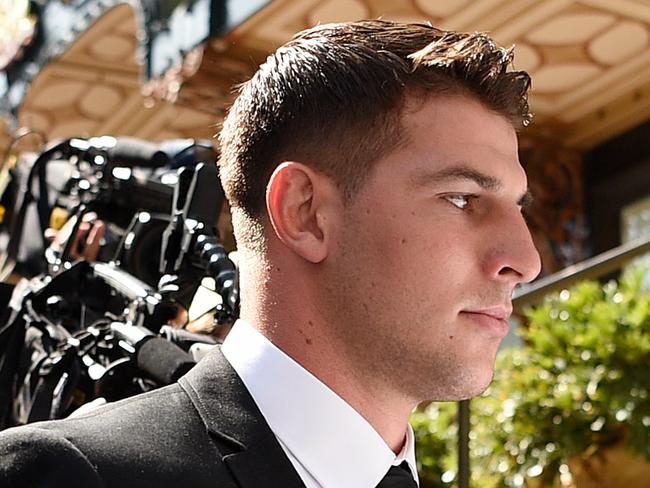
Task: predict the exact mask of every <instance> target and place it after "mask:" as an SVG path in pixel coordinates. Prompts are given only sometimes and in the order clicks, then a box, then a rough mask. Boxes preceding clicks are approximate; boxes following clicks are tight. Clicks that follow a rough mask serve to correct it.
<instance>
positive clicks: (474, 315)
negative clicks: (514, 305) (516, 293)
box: [460, 306, 512, 337]
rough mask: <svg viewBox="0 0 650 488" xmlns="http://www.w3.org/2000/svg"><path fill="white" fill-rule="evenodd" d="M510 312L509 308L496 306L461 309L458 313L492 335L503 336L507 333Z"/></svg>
mask: <svg viewBox="0 0 650 488" xmlns="http://www.w3.org/2000/svg"><path fill="white" fill-rule="evenodd" d="M511 313H512V309H511V308H509V307H501V306H498V307H488V308H480V309H475V310H473V309H471V310H462V311H461V312H460V315H461V316H463V317H465V318H467V319H469V320H471V321H472V322H473V323H475V324H476V325H478V326H479V327H481V328H482V329H485V330H487V331H488V332H490V333H492V334H494V335H497V336H500V337H505V336H506V334H508V317H510V314H511Z"/></svg>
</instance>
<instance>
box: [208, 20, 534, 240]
mask: <svg viewBox="0 0 650 488" xmlns="http://www.w3.org/2000/svg"><path fill="white" fill-rule="evenodd" d="M512 58H513V53H512V48H510V49H504V48H501V47H499V46H497V45H496V44H495V43H494V42H493V41H492V40H491V39H490V38H489V37H487V36H486V35H485V34H481V33H474V34H467V33H460V32H452V31H443V30H440V29H436V28H434V27H432V26H430V25H425V24H401V23H395V22H389V21H383V20H367V21H359V22H351V23H341V24H326V25H320V26H317V27H314V28H312V29H308V30H306V31H303V32H301V33H299V34H297V35H296V36H295V37H294V38H293V39H292V40H291V41H289V42H288V43H287V44H285V45H284V46H282V47H280V48H279V49H278V50H277V51H276V52H275V53H274V54H272V55H270V56H269V57H268V58H267V60H266V62H265V63H264V64H262V65H261V66H260V68H259V70H258V71H257V73H256V74H255V75H254V76H253V77H252V78H251V79H250V80H249V81H248V82H246V83H244V84H243V85H241V86H240V88H239V95H238V97H237V99H236V100H235V102H234V103H233V105H232V107H231V108H230V111H229V113H228V115H227V117H226V119H225V121H224V125H223V129H222V131H221V134H220V145H221V159H220V161H219V168H220V177H221V181H222V184H223V187H224V189H225V192H226V195H227V197H228V199H229V201H230V205H231V208H232V211H233V224H234V227H235V234H236V237H237V241H238V245H239V246H247V247H249V248H252V249H255V250H259V249H263V245H264V242H265V241H264V226H263V220H264V217H265V214H266V211H265V194H266V185H267V183H268V180H269V178H270V176H271V174H272V173H273V171H274V170H275V168H276V167H277V166H278V165H279V164H280V163H281V162H283V161H300V162H302V163H304V164H307V165H309V166H310V167H312V168H314V169H316V170H318V171H320V172H322V173H324V174H326V175H328V176H329V177H331V178H332V179H333V180H334V181H335V182H336V184H337V185H338V186H339V187H340V188H341V190H342V191H343V194H344V197H345V200H346V201H349V200H350V199H352V198H353V197H354V194H355V192H356V191H357V190H358V189H359V187H360V186H361V185H362V184H363V182H364V179H365V178H366V177H367V176H368V175H369V174H370V172H371V169H372V167H373V164H374V162H375V161H377V160H378V159H379V158H381V157H382V156H384V155H386V154H388V153H390V151H392V150H393V149H394V148H395V147H396V146H397V145H398V144H400V142H402V141H403V139H404V138H405V136H406V135H405V134H402V132H403V131H402V127H401V115H402V108H403V107H404V103H405V100H406V98H407V96H409V98H413V97H422V98H424V97H426V96H428V95H443V96H444V95H449V96H453V95H462V96H468V97H471V98H474V99H476V100H478V101H480V102H481V103H482V104H483V105H484V106H485V107H486V108H488V109H490V110H492V111H494V112H496V113H498V114H501V115H503V116H504V117H506V118H507V119H508V120H509V121H510V122H511V123H512V125H513V126H514V127H515V129H519V128H520V127H522V126H525V125H527V124H528V122H529V120H530V117H531V116H530V114H529V110H528V101H527V92H528V88H529V86H530V77H529V76H528V74H527V73H525V72H523V71H508V68H509V65H510V64H511V61H512ZM260 246H262V247H260Z"/></svg>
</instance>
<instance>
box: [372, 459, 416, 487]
mask: <svg viewBox="0 0 650 488" xmlns="http://www.w3.org/2000/svg"><path fill="white" fill-rule="evenodd" d="M417 487H418V484H417V483H416V482H415V480H414V479H413V475H412V474H411V470H410V469H409V465H408V463H407V462H406V461H404V462H402V464H400V465H399V466H391V467H390V469H389V470H388V473H386V476H384V479H382V480H381V481H380V482H379V484H378V485H377V488H417Z"/></svg>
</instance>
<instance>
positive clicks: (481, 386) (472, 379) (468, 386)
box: [441, 368, 494, 401]
mask: <svg viewBox="0 0 650 488" xmlns="http://www.w3.org/2000/svg"><path fill="white" fill-rule="evenodd" d="M493 377H494V369H493V368H489V369H488V370H486V369H481V370H479V371H473V372H472V371H471V370H465V371H464V374H462V375H460V376H457V377H456V378H455V379H456V381H455V382H454V383H453V384H451V385H448V388H447V391H446V392H441V393H443V395H442V396H444V397H445V398H444V399H442V401H460V400H469V399H470V398H474V397H476V396H479V395H480V394H481V393H483V392H484V391H485V390H486V389H487V388H488V386H490V384H491V383H492V378H493ZM445 393H446V394H445Z"/></svg>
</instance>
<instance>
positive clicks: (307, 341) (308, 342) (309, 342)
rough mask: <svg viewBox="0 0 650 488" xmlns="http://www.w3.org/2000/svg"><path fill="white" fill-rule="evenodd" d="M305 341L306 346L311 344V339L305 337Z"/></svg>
mask: <svg viewBox="0 0 650 488" xmlns="http://www.w3.org/2000/svg"><path fill="white" fill-rule="evenodd" d="M305 342H306V343H307V345H308V346H311V345H312V342H313V341H312V340H311V339H310V338H309V337H308V338H307V339H305Z"/></svg>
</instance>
